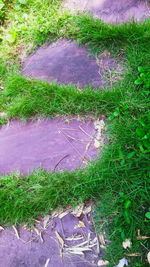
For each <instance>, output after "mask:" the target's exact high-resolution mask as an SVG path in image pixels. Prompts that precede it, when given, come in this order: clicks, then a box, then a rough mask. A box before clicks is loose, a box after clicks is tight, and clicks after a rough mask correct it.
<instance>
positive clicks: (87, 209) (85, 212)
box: [83, 206, 92, 214]
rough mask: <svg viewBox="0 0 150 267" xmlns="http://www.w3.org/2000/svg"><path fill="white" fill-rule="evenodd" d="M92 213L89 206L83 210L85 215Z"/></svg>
mask: <svg viewBox="0 0 150 267" xmlns="http://www.w3.org/2000/svg"><path fill="white" fill-rule="evenodd" d="M91 211H92V206H88V207H85V208H84V210H83V213H84V214H88V213H90V212H91Z"/></svg>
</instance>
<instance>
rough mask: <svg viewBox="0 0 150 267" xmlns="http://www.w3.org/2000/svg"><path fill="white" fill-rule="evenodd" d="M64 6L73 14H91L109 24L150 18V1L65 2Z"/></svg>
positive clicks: (75, 0) (70, 0)
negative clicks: (78, 12)
mask: <svg viewBox="0 0 150 267" xmlns="http://www.w3.org/2000/svg"><path fill="white" fill-rule="evenodd" d="M63 6H64V7H65V8H67V9H68V10H70V11H71V12H76V11H80V12H83V11H85V12H90V13H92V14H93V16H94V17H96V18H99V19H102V20H103V21H104V22H107V23H122V22H126V21H130V20H131V19H133V18H134V20H136V21H140V20H144V19H146V18H148V17H149V16H150V5H149V2H148V0H82V1H80V0H65V1H64V4H63Z"/></svg>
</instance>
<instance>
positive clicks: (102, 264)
mask: <svg viewBox="0 0 150 267" xmlns="http://www.w3.org/2000/svg"><path fill="white" fill-rule="evenodd" d="M108 264H109V261H103V260H99V261H98V263H97V266H105V265H108Z"/></svg>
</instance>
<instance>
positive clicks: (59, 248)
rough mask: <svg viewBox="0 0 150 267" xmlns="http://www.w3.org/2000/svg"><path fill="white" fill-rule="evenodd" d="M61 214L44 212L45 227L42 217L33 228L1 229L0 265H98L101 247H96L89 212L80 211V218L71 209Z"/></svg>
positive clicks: (66, 266)
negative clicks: (51, 215) (46, 214)
mask: <svg viewBox="0 0 150 267" xmlns="http://www.w3.org/2000/svg"><path fill="white" fill-rule="evenodd" d="M60 217H61V218H60ZM60 217H59V216H56V217H53V218H50V219H47V218H48V216H47V218H46V220H47V223H46V224H45V227H44V221H41V222H40V223H39V224H37V225H36V228H32V230H28V229H24V227H20V228H19V229H16V228H15V229H14V228H12V227H10V228H6V229H4V230H3V231H1V233H0V259H1V263H0V266H2V267H4V266H7V267H54V266H55V267H93V266H98V265H97V263H98V261H99V260H100V258H101V257H102V251H101V250H100V251H99V247H100V244H99V241H98V239H97V236H96V234H95V231H94V228H93V225H92V223H91V221H92V218H91V213H88V214H82V219H81V218H80V219H79V218H78V217H76V216H74V215H73V214H72V213H71V212H69V213H68V212H67V213H66V215H65V213H64V215H63V214H60ZM40 233H41V235H40ZM73 246H74V249H73V248H72V247H73Z"/></svg>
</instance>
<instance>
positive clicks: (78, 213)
mask: <svg viewBox="0 0 150 267" xmlns="http://www.w3.org/2000/svg"><path fill="white" fill-rule="evenodd" d="M83 208H84V204H81V205H80V206H77V207H76V208H74V209H73V211H72V214H73V215H74V216H75V217H80V216H81V214H82V213H83Z"/></svg>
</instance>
